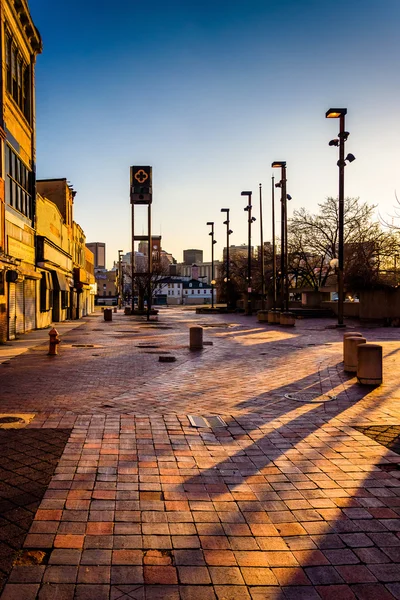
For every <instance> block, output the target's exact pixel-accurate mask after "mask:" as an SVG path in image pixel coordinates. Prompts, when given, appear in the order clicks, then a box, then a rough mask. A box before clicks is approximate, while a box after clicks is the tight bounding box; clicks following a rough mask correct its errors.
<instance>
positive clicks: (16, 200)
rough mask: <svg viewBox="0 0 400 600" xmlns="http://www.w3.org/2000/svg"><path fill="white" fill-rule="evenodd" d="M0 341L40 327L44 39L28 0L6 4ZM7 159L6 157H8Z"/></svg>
mask: <svg viewBox="0 0 400 600" xmlns="http://www.w3.org/2000/svg"><path fill="white" fill-rule="evenodd" d="M0 6H1V12H0V15H1V16H0V27H1V56H2V77H1V80H0V81H1V83H0V86H1V90H0V98H1V116H0V143H1V157H2V165H1V166H2V169H1V179H0V342H1V341H3V342H4V341H5V340H6V339H14V338H15V337H16V335H17V334H20V333H24V332H26V331H30V330H31V329H34V328H35V327H36V288H37V285H36V282H37V281H38V278H40V275H39V274H38V273H37V272H36V269H35V232H34V219H35V197H36V183H35V180H36V175H35V173H36V163H35V161H36V131H35V63H36V57H37V55H38V54H40V52H41V51H42V42H41V38H40V35H39V32H38V31H37V29H36V27H35V25H34V23H33V21H32V18H31V15H30V13H29V8H28V5H27V2H26V0H19V1H18V2H10V1H9V0H3V1H2V2H1V5H0ZM3 157H4V160H3Z"/></svg>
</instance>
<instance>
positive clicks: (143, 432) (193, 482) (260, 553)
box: [0, 310, 400, 600]
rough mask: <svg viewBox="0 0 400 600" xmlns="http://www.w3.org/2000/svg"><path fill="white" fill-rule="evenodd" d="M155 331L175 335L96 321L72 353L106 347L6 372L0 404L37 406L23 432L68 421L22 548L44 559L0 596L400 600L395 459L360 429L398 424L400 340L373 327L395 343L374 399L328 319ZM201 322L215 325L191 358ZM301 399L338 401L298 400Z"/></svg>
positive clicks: (373, 334)
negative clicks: (219, 420) (198, 421)
mask: <svg viewBox="0 0 400 600" xmlns="http://www.w3.org/2000/svg"><path fill="white" fill-rule="evenodd" d="M160 321H161V322H162V323H163V324H164V325H165V326H170V327H171V329H170V330H164V329H154V330H153V329H152V326H150V327H149V326H147V325H146V324H145V323H142V322H138V321H134V320H129V318H127V320H124V318H123V317H120V316H119V315H117V319H116V320H115V321H113V323H112V324H111V327H110V328H106V325H108V324H105V323H103V322H102V321H100V317H94V318H92V319H88V320H87V323H86V324H85V325H83V326H82V327H81V328H79V329H78V330H75V331H74V332H73V333H71V334H67V335H66V336H65V339H64V345H65V346H68V345H70V346H72V344H75V343H82V344H84V343H85V344H92V343H93V345H98V346H104V347H103V348H94V349H92V348H79V349H73V348H72V347H66V348H65V349H64V350H63V351H62V354H61V355H60V356H59V357H57V358H56V359H55V361H53V360H49V359H48V357H45V356H44V355H43V353H42V354H40V352H41V351H40V349H36V350H35V351H34V352H28V353H26V354H25V355H22V356H21V357H19V358H18V359H15V362H12V363H11V365H10V366H8V367H7V368H4V371H3V370H1V371H0V377H1V378H2V379H1V382H2V387H1V390H2V392H1V394H2V396H1V401H2V404H3V403H4V405H5V406H11V405H12V404H11V398H12V399H13V402H14V406H18V407H19V408H20V409H21V408H23V409H24V410H25V411H27V410H29V409H31V410H33V409H34V410H39V412H38V414H37V416H36V418H35V419H34V421H32V423H31V424H30V425H29V427H28V429H26V430H25V431H30V430H35V428H42V429H43V428H57V427H73V431H72V433H71V435H70V437H69V440H68V443H67V445H66V446H65V450H64V452H63V455H62V457H61V459H60V461H59V463H58V466H57V469H56V471H55V474H54V475H53V477H52V479H51V481H50V484H49V486H48V488H47V491H46V493H45V495H44V498H43V500H42V502H41V504H40V505H39V507H38V510H37V511H36V514H35V519H34V521H33V523H32V526H31V527H30V530H29V532H28V535H27V536H26V539H25V542H24V548H25V550H26V551H29V550H32V551H34V550H40V551H43V553H44V554H45V555H46V557H47V564H39V565H30V566H18V565H16V566H15V567H14V569H13V571H12V572H11V575H10V578H9V580H8V583H7V585H6V587H5V591H4V593H3V596H2V600H3V599H5V600H10V598H18V599H19V598H24V599H25V598H26V599H28V600H29V599H30V598H40V599H42V598H50V597H51V598H56V597H57V598H66V599H69V598H71V599H73V598H79V599H83V598H90V599H91V598H93V599H97V598H99V599H102V598H104V599H106V598H107V599H117V598H124V599H128V598H134V599H140V600H155V599H161V598H162V599H163V600H164V599H166V600H169V599H174V600H190V599H194V598H195V599H196V600H208V599H210V600H211V599H212V600H216V599H218V600H223V599H224V600H225V599H226V600H229V599H233V600H234V599H240V600H242V599H247V598H248V599H251V600H261V599H265V598H268V599H270V598H288V599H302V598H304V599H307V600H309V599H311V600H313V599H314V598H315V599H323V600H324V599H329V598H335V600H339V599H346V598H349V599H350V598H358V599H360V600H363V599H369V598H374V599H379V600H380V599H381V598H382V599H383V600H385V599H386V598H399V597H400V567H399V561H400V478H399V473H400V471H386V470H385V469H384V468H381V467H379V466H377V465H391V464H393V465H394V464H399V463H400V456H399V455H398V454H396V453H395V452H393V451H392V450H389V449H388V448H386V447H384V446H383V445H381V444H379V443H377V442H376V441H375V440H373V439H371V438H370V437H368V436H366V435H364V434H363V433H362V432H361V431H358V430H357V429H356V428H355V427H353V426H352V425H357V426H370V425H376V424H379V425H382V424H385V425H388V424H390V425H396V424H397V423H399V422H400V409H399V407H398V398H399V394H400V388H399V384H398V381H397V379H398V377H397V373H398V358H397V349H398V346H399V343H398V338H399V334H398V331H397V330H395V329H373V328H371V329H368V330H362V331H363V333H365V334H366V335H367V338H368V339H371V340H372V339H373V340H380V341H382V343H383V346H384V355H385V371H384V373H385V384H384V385H383V386H381V387H380V388H378V389H375V390H371V389H370V388H362V387H359V386H358V385H357V384H356V382H355V379H354V378H351V377H347V376H344V374H343V371H342V368H341V364H340V363H341V334H340V332H338V331H337V330H335V329H330V328H325V327H329V325H330V323H329V321H301V322H298V323H297V326H296V329H295V330H294V331H293V330H291V331H286V330H282V329H278V328H268V326H264V325H263V326H262V327H260V326H259V324H257V323H256V321H255V320H254V319H247V320H246V318H245V317H236V315H235V316H233V317H232V316H225V317H222V316H220V315H215V316H212V317H211V316H207V317H204V315H202V316H198V317H197V316H196V315H194V314H193V313H187V312H183V311H179V310H168V311H165V313H162V314H161V319H160ZM194 323H197V324H198V323H207V324H208V325H216V324H219V325H220V327H208V328H207V329H206V330H205V337H206V339H208V340H210V341H213V346H207V347H206V349H205V350H204V351H202V352H195V353H190V352H189V351H188V349H187V347H186V345H187V338H188V327H189V326H190V325H191V324H194ZM141 327H143V328H144V329H141ZM130 328H132V329H136V330H137V331H136V332H133V334H134V335H133V336H131V335H130V334H129V333H128V334H127V333H125V332H126V331H130ZM98 329H101V330H102V331H97V330H98ZM357 330H358V328H357ZM118 331H120V333H118ZM68 335H69V336H70V337H69V338H68ZM106 336H108V341H109V342H110V343H109V344H108V345H107V344H106ZM119 336H126V337H124V338H123V339H122V340H121V339H119ZM131 337H134V342H133V341H132V339H131ZM382 338H384V339H382ZM78 340H81V341H80V342H79V341H78ZM82 340H85V341H82ZM145 343H146V344H147V345H159V346H160V348H159V349H161V350H164V351H167V350H168V351H171V352H173V353H174V354H175V355H176V356H177V362H176V363H173V364H172V365H171V364H168V363H167V364H161V363H158V357H157V354H147V352H150V351H157V350H159V349H157V348H155V349H147V350H146V349H143V348H139V345H140V344H145ZM42 352H43V351H42ZM101 352H104V354H103V355H101ZM145 352H146V353H145ZM85 353H86V354H85ZM88 353H90V354H88ZM93 354H100V355H101V356H100V357H95V356H92V355H93ZM99 358H101V360H99ZM34 364H36V365H39V367H40V369H42V370H41V371H39V372H38V371H37V370H36V371H35V370H34ZM22 369H23V370H22ZM13 371H14V373H15V372H19V373H20V375H21V376H20V379H19V385H18V386H17V385H14V378H13V377H12V376H11V375H12V372H13ZM34 373H35V375H34ZM45 379H46V381H47V384H48V385H50V388H51V389H52V391H53V400H52V401H51V394H49V393H48V388H46V389H45V386H44V380H45ZM3 384H4V385H3ZM68 387H70V388H71V389H70V390H68ZM41 390H42V395H41ZM296 391H302V392H307V393H308V392H310V391H312V392H313V394H314V396H316V395H318V394H330V395H331V396H335V398H336V399H334V400H331V401H327V402H321V403H307V402H296V401H294V400H288V399H286V398H285V394H287V393H289V392H296ZM188 414H203V415H207V414H221V415H223V417H224V419H225V421H226V423H227V427H222V428H215V429H208V428H204V429H197V428H194V427H192V426H191V425H190V422H189V420H188V417H187V415H188Z"/></svg>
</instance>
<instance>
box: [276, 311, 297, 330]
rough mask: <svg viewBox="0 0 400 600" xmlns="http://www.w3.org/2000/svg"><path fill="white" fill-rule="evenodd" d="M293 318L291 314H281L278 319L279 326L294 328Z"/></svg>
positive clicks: (294, 320)
mask: <svg viewBox="0 0 400 600" xmlns="http://www.w3.org/2000/svg"><path fill="white" fill-rule="evenodd" d="M295 322H296V319H295V316H294V314H293V313H291V312H281V314H280V317H279V323H280V325H284V326H285V327H294V326H295Z"/></svg>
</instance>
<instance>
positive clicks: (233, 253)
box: [223, 244, 254, 262]
mask: <svg viewBox="0 0 400 600" xmlns="http://www.w3.org/2000/svg"><path fill="white" fill-rule="evenodd" d="M250 252H251V255H252V256H253V254H254V248H253V246H252V247H251V249H250ZM247 255H248V246H247V244H242V245H241V246H229V260H230V261H231V260H237V259H239V258H247ZM223 260H224V262H225V261H226V246H225V248H224V250H223Z"/></svg>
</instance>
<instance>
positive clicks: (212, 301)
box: [207, 221, 217, 308]
mask: <svg viewBox="0 0 400 600" xmlns="http://www.w3.org/2000/svg"><path fill="white" fill-rule="evenodd" d="M207 225H210V226H211V231H210V233H209V234H208V235H211V308H214V285H215V280H214V244H216V243H217V242H216V240H214V221H207Z"/></svg>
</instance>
